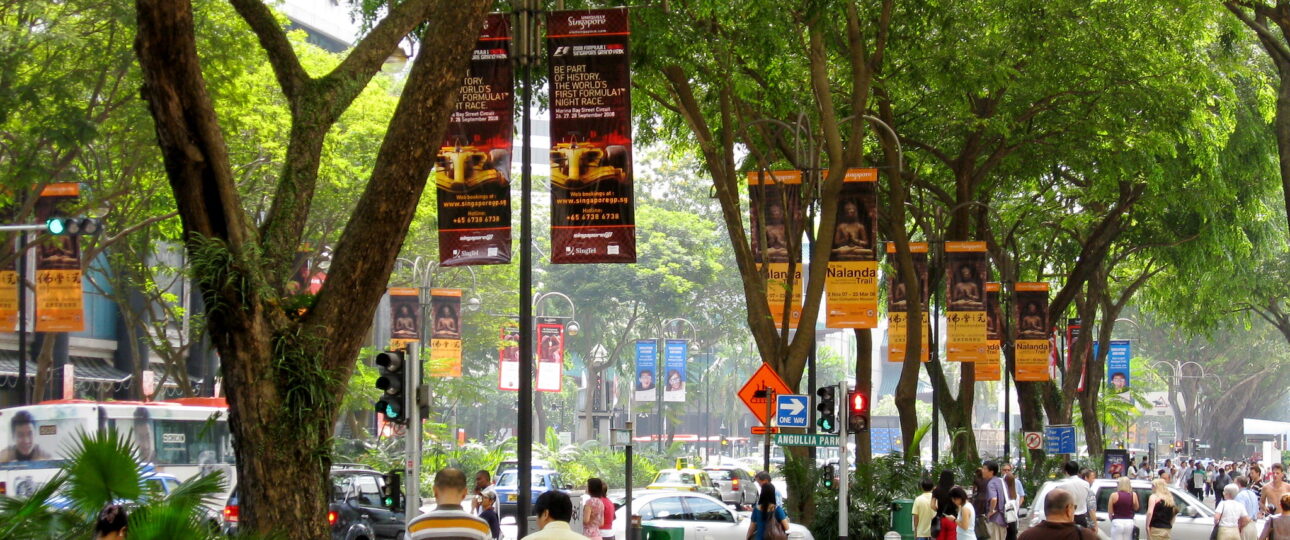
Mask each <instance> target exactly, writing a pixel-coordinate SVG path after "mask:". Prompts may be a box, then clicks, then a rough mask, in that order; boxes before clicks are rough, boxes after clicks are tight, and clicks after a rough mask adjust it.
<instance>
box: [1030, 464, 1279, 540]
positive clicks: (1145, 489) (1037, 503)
mask: <svg viewBox="0 0 1290 540" xmlns="http://www.w3.org/2000/svg"><path fill="white" fill-rule="evenodd" d="M1058 483H1059V482H1058V481H1052V482H1046V483H1044V485H1043V487H1041V488H1039V493H1038V494H1037V495H1036V496H1035V498H1034V499H1032V500H1033V501H1034V505H1033V506H1032V507H1031V509H1030V514H1029V515H1028V516H1027V517H1028V518H1029V519H1023V520H1022V522H1023V523H1027V524H1029V526H1032V527H1033V526H1035V525H1037V524H1039V522H1040V521H1043V520H1044V512H1043V501H1044V497H1047V496H1048V492H1049V491H1052V489H1053V488H1054V487H1056V486H1057V484H1058ZM1117 485H1118V484H1117V481H1116V480H1111V479H1106V478H1102V479H1098V480H1096V481H1094V482H1093V490H1094V491H1095V492H1096V493H1097V525H1098V533H1099V534H1098V536H1100V537H1101V538H1110V536H1111V521H1110V520H1111V515H1110V513H1109V512H1108V508H1107V507H1108V506H1109V505H1110V500H1111V494H1112V493H1115V491H1116V489H1118V488H1117V487H1116V486H1117ZM1131 485H1132V486H1133V491H1134V492H1135V493H1137V494H1138V501H1139V505H1140V507H1139V508H1138V512H1137V514H1136V515H1135V516H1133V522H1134V523H1135V524H1136V525H1137V526H1138V530H1139V531H1140V532H1141V535H1142V538H1146V536H1147V501H1148V500H1150V499H1151V482H1149V481H1146V480H1133V481H1132V483H1131ZM1169 492H1170V493H1172V494H1173V496H1174V504H1175V505H1176V506H1177V508H1178V517H1177V518H1176V519H1175V520H1174V528H1173V534H1172V537H1173V538H1174V540H1209V534H1210V532H1211V531H1213V530H1214V510H1213V509H1212V508H1210V507H1209V506H1208V505H1206V504H1205V503H1204V502H1201V501H1200V500H1198V499H1196V498H1195V497H1193V496H1192V495H1191V494H1190V493H1187V492H1185V491H1183V490H1181V489H1178V488H1176V487H1173V486H1169ZM1254 525H1255V526H1256V527H1257V528H1256V529H1255V530H1256V531H1261V530H1262V529H1263V523H1262V522H1261V521H1260V522H1258V523H1255V524H1254Z"/></svg>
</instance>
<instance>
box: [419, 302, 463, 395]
mask: <svg viewBox="0 0 1290 540" xmlns="http://www.w3.org/2000/svg"><path fill="white" fill-rule="evenodd" d="M430 312H431V313H432V314H433V315H432V316H433V317H434V324H433V327H432V330H431V333H430V355H429V361H428V362H427V363H426V376H427V377H460V376H461V289H430Z"/></svg>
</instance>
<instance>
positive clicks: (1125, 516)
mask: <svg viewBox="0 0 1290 540" xmlns="http://www.w3.org/2000/svg"><path fill="white" fill-rule="evenodd" d="M1107 507H1108V509H1109V510H1110V512H1109V513H1110V514H1111V540H1133V527H1134V525H1133V515H1134V514H1136V513H1138V494H1137V493H1134V492H1133V484H1131V483H1130V482H1129V477H1127V476H1121V477H1120V480H1119V482H1118V483H1117V484H1116V491H1115V493H1112V494H1111V500H1110V502H1108V503H1107Z"/></svg>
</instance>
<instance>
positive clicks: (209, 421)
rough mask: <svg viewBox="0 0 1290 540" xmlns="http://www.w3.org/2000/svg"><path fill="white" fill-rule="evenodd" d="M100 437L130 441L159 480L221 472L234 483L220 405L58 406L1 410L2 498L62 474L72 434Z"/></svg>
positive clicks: (201, 401) (193, 401) (208, 401)
mask: <svg viewBox="0 0 1290 540" xmlns="http://www.w3.org/2000/svg"><path fill="white" fill-rule="evenodd" d="M99 430H116V431H117V432H119V433H121V434H122V435H124V436H126V437H129V438H131V439H132V440H133V441H134V443H135V446H136V447H138V449H139V454H140V456H139V457H140V461H141V462H142V464H144V465H150V466H152V467H153V468H154V469H155V471H156V472H158V473H165V474H171V475H174V476H175V477H177V478H178V479H179V480H180V481H185V480H188V479H189V478H192V477H193V476H195V475H197V474H199V473H204V472H208V471H212V470H221V471H224V478H225V482H226V484H227V485H230V486H231V484H232V482H233V478H234V470H233V466H234V463H235V461H234V457H233V440H232V437H230V435H229V431H228V405H227V403H226V402H225V401H224V399H223V398H184V399H176V400H173V401H157V402H138V401H87V400H57V401H45V402H42V403H40V404H38V405H27V406H22V407H11V408H8V409H0V494H6V495H9V496H11V497H14V496H16V497H25V496H28V495H31V494H32V493H33V492H35V491H36V489H37V488H39V487H40V486H41V485H43V484H44V483H45V482H48V481H49V479H50V478H52V477H53V476H54V474H55V473H57V472H58V470H59V468H60V467H62V465H63V463H64V461H65V460H66V459H67V457H68V452H70V451H71V448H72V444H73V442H74V441H75V439H76V436H77V433H79V432H82V431H84V432H85V433H94V432H95V431H99ZM230 489H231V488H230ZM225 495H227V493H225ZM221 500H222V499H221Z"/></svg>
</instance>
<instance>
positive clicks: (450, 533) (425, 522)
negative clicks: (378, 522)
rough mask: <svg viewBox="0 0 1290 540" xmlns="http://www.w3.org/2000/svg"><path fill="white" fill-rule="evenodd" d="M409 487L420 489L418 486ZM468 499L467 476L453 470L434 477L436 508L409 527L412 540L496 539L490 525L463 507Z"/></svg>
mask: <svg viewBox="0 0 1290 540" xmlns="http://www.w3.org/2000/svg"><path fill="white" fill-rule="evenodd" d="M409 484H411V487H412V489H416V488H415V486H416V484H415V483H411V482H410V483H409ZM466 495H467V491H466V473H463V472H461V471H460V470H458V469H454V468H452V467H448V468H446V469H444V470H442V471H439V473H438V474H436V475H434V499H435V503H436V507H435V509H434V510H431V511H430V512H426V513H424V514H421V515H420V516H417V518H416V519H414V520H412V522H411V523H408V538H409V539H411V540H422V539H425V538H464V539H467V540H490V539H491V538H492V537H493V535H492V531H491V530H490V529H489V528H488V523H487V522H486V521H484V520H482V519H480V518H479V517H477V516H474V515H472V514H471V513H470V512H467V511H466V509H465V508H462V507H461V501H463V500H465V499H466Z"/></svg>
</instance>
